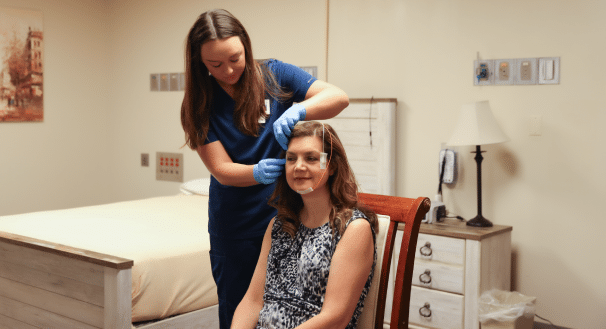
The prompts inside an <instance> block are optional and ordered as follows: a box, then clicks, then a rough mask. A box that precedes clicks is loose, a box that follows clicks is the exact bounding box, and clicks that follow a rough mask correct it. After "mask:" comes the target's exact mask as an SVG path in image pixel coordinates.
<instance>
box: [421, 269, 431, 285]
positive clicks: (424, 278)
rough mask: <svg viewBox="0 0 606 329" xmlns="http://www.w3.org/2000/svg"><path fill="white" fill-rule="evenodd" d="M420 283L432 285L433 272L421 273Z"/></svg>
mask: <svg viewBox="0 0 606 329" xmlns="http://www.w3.org/2000/svg"><path fill="white" fill-rule="evenodd" d="M419 281H421V283H424V284H430V283H431V271H430V270H425V272H423V273H421V275H419Z"/></svg>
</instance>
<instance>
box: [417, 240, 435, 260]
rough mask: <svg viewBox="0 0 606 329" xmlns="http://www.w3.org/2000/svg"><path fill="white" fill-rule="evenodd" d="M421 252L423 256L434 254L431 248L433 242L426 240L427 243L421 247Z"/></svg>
mask: <svg viewBox="0 0 606 329" xmlns="http://www.w3.org/2000/svg"><path fill="white" fill-rule="evenodd" d="M419 252H420V253H421V256H425V257H429V256H431V254H433V251H432V250H431V243H429V242H425V245H424V246H423V247H421V249H419Z"/></svg>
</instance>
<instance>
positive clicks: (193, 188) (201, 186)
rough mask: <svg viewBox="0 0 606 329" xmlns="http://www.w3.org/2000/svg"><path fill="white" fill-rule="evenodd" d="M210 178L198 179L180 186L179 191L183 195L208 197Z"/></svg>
mask: <svg viewBox="0 0 606 329" xmlns="http://www.w3.org/2000/svg"><path fill="white" fill-rule="evenodd" d="M209 189H210V178H198V179H194V180H190V181H187V182H185V183H183V184H181V187H180V188H179V190H181V192H183V193H184V194H199V195H209V193H210V192H209Z"/></svg>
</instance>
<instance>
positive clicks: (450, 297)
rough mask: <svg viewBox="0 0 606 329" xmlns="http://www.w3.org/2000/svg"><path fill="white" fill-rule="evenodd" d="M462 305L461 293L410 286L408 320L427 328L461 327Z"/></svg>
mask: <svg viewBox="0 0 606 329" xmlns="http://www.w3.org/2000/svg"><path fill="white" fill-rule="evenodd" d="M463 305H464V297H463V296H461V295H457V294H452V293H447V292H442V291H437V290H431V289H426V288H421V287H415V286H412V288H411V292H410V310H409V312H410V313H409V316H408V321H409V322H410V323H411V324H417V325H420V326H423V327H429V328H463ZM421 314H423V315H425V316H423V315H421Z"/></svg>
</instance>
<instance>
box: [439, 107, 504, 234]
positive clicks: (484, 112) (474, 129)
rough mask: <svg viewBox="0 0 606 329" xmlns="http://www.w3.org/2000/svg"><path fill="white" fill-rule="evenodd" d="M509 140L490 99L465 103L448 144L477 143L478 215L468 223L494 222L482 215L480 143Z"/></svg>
mask: <svg viewBox="0 0 606 329" xmlns="http://www.w3.org/2000/svg"><path fill="white" fill-rule="evenodd" d="M507 141H509V138H508V137H507V136H506V135H505V134H504V133H503V131H502V130H501V128H500V127H499V125H498V124H497V121H496V120H495V118H494V115H492V112H491V111H490V105H489V104H488V101H481V102H476V103H471V104H465V105H463V107H462V109H461V114H460V116H459V122H458V123H457V126H456V128H455V131H454V133H453V134H452V137H450V140H449V141H448V143H447V144H448V145H452V146H463V145H475V146H476V150H475V152H471V153H475V154H476V156H475V159H476V163H477V169H478V170H477V177H478V215H477V216H476V217H474V218H473V219H470V220H468V221H467V225H469V226H476V227H490V226H492V223H491V222H490V221H489V220H488V219H486V218H484V216H482V160H483V159H484V158H483V157H482V152H485V151H482V150H481V149H480V145H486V144H496V143H503V142H507Z"/></svg>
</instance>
